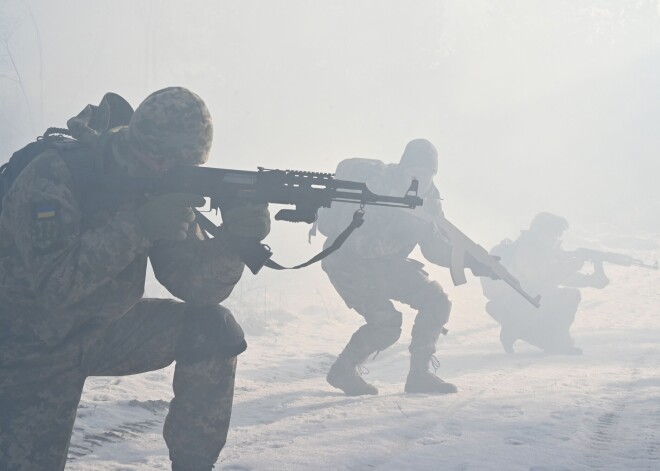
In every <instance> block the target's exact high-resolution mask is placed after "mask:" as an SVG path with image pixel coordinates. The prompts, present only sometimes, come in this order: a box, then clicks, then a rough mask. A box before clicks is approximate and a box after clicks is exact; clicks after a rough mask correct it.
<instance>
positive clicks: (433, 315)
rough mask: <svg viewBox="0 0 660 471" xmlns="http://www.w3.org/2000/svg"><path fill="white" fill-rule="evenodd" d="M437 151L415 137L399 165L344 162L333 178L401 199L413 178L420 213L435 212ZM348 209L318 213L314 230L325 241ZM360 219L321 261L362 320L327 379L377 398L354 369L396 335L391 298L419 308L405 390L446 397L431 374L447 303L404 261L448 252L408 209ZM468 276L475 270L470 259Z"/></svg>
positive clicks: (444, 256)
mask: <svg viewBox="0 0 660 471" xmlns="http://www.w3.org/2000/svg"><path fill="white" fill-rule="evenodd" d="M437 170H438V153H437V151H436V149H435V147H434V146H433V144H431V143H430V142H429V141H427V140H425V139H415V140H413V141H411V142H409V143H408V145H407V146H406V148H405V150H404V152H403V155H402V157H401V161H400V162H399V163H398V164H389V165H386V164H384V163H383V162H381V161H379V160H372V159H348V160H345V161H343V162H341V163H340V164H339V165H338V167H337V177H338V178H347V179H355V180H365V181H366V182H367V185H368V187H369V189H370V190H371V191H374V192H376V193H379V194H388V195H401V194H403V193H405V191H406V190H407V189H408V187H409V186H410V182H411V180H412V178H416V179H418V181H419V195H420V196H422V197H423V198H424V205H423V207H422V208H420V209H417V210H415V211H426V212H427V213H430V214H431V215H441V214H442V208H441V206H440V195H439V192H438V189H437V188H436V187H435V185H434V184H433V177H434V176H435V174H436V173H437ZM354 209H355V208H351V207H350V206H349V205H343V206H342V205H335V206H333V207H332V208H330V209H327V210H322V211H321V213H320V214H319V229H320V231H321V232H322V233H323V234H324V235H326V236H327V237H328V242H327V243H326V244H328V243H330V242H331V241H332V240H334V238H335V237H336V235H337V234H338V233H339V232H340V231H341V229H343V228H344V227H345V226H346V225H347V222H348V221H349V220H350V218H351V214H352V211H353V210H354ZM364 220H365V222H364V224H363V226H362V227H360V228H359V229H358V230H356V231H355V233H354V234H353V235H351V237H350V238H349V239H348V240H347V241H346V243H345V244H344V246H343V247H342V249H341V250H339V251H337V252H335V253H333V254H332V255H330V256H329V257H327V258H326V259H324V260H323V264H322V266H323V270H324V271H325V272H326V274H327V275H328V277H329V278H330V281H331V282H332V284H333V286H334V287H335V289H336V290H337V292H338V293H339V295H340V296H341V297H342V298H343V300H344V301H345V302H346V304H347V305H348V307H350V308H353V309H354V310H355V311H357V313H358V314H360V315H361V316H362V317H364V319H365V321H366V324H365V325H363V326H362V327H360V329H358V330H357V331H356V332H355V333H354V334H353V336H352V337H351V339H350V341H349V342H348V344H347V345H346V347H345V348H344V350H343V351H342V352H341V354H340V355H339V357H338V358H337V361H336V362H335V363H334V364H333V365H332V367H331V369H330V371H329V373H328V375H327V381H328V382H329V383H330V384H331V385H332V386H334V387H336V388H338V389H341V390H342V391H344V392H345V393H346V394H348V395H362V394H378V390H377V389H376V387H375V386H373V385H372V384H369V383H367V382H366V381H365V380H364V379H363V378H362V377H361V375H360V374H359V372H358V371H359V367H360V365H361V364H362V363H363V362H364V361H365V360H366V359H367V358H368V356H369V355H371V354H372V353H375V352H378V351H381V350H385V349H386V348H388V347H389V346H391V345H392V344H394V343H395V342H396V341H397V340H398V339H399V337H400V335H401V324H402V314H401V312H399V311H398V310H397V309H396V308H395V306H394V304H393V303H392V300H396V301H399V302H402V303H405V304H408V305H409V306H411V307H412V308H413V309H415V310H417V311H418V313H417V316H416V318H415V324H414V326H413V329H412V341H411V343H410V347H409V350H410V371H409V373H408V378H407V380H406V385H405V390H406V392H410V393H435V394H446V393H453V392H456V387H455V386H454V385H453V384H451V383H447V382H444V381H443V380H441V379H440V378H438V377H437V376H436V375H435V374H434V373H432V372H431V371H429V367H430V363H431V362H432V361H433V360H434V357H433V354H434V353H435V344H436V341H437V340H438V337H439V335H440V334H441V333H442V332H443V330H444V325H445V324H446V323H447V321H448V319H449V311H450V309H451V302H450V301H449V298H448V296H447V295H446V294H445V292H444V291H443V290H442V287H441V286H440V285H439V284H438V283H437V282H436V281H433V280H431V279H429V277H428V274H427V273H426V272H425V271H424V270H423V267H424V265H423V264H422V263H420V262H418V261H416V260H413V259H410V258H408V256H409V255H410V253H411V252H412V251H413V249H414V248H415V247H416V246H418V245H419V247H420V249H421V251H422V254H423V255H424V257H425V258H426V259H427V260H428V261H430V262H431V263H434V264H436V265H441V266H449V264H450V253H451V247H450V246H449V244H448V241H447V240H446V238H445V237H444V236H443V235H442V234H441V233H439V232H438V230H437V229H436V226H435V225H434V224H433V223H431V222H428V221H425V220H423V219H420V218H418V217H415V216H413V215H412V214H410V213H408V212H406V210H392V208H378V207H374V208H371V207H370V208H369V209H368V211H367V212H366V214H365V218H364ZM466 263H467V266H468V268H471V269H472V270H473V272H474V271H475V270H479V269H480V267H481V266H480V265H479V264H478V263H477V262H476V261H474V260H473V259H471V257H468V259H466Z"/></svg>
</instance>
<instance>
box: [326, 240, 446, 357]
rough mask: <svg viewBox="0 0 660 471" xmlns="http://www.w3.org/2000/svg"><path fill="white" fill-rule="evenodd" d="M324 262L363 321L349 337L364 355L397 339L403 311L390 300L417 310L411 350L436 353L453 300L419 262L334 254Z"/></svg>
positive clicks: (338, 290)
mask: <svg viewBox="0 0 660 471" xmlns="http://www.w3.org/2000/svg"><path fill="white" fill-rule="evenodd" d="M322 266H323V270H324V271H325V272H326V274H327V275H328V278H329V279H330V282H331V283H332V285H333V286H334V287H335V289H336V290H337V293H339V295H340V296H341V297H342V299H343V300H344V302H345V303H346V305H347V306H348V307H350V308H353V309H355V311H357V312H358V314H360V315H361V316H362V317H364V319H365V320H366V322H367V323H366V325H364V326H363V327H361V328H360V329H359V330H358V331H357V332H356V333H355V334H354V335H353V337H352V339H351V342H350V344H351V345H352V344H355V345H356V346H357V345H359V346H360V348H362V347H363V348H364V353H366V355H368V354H370V353H373V352H375V351H380V350H384V349H386V348H387V347H389V346H390V345H392V344H394V343H395V342H396V341H397V340H398V339H399V336H400V335H401V324H402V314H401V312H399V311H398V310H397V309H396V308H395V306H394V304H393V303H392V300H395V301H399V302H402V303H404V304H407V305H409V306H410V307H412V308H413V309H415V310H417V311H418V313H417V316H416V317H415V324H414V326H413V329H412V341H411V344H410V352H411V353H417V352H420V353H422V354H427V355H428V356H430V355H432V354H433V353H434V352H435V343H436V341H437V340H438V337H439V335H440V332H441V331H442V329H443V326H444V325H445V324H446V323H447V321H448V320H449V312H450V310H451V302H450V301H449V297H448V296H447V294H445V292H444V291H443V290H442V287H441V286H440V285H439V284H438V283H437V282H435V281H432V280H430V279H429V277H428V274H427V273H426V272H425V271H424V270H423V269H422V268H423V266H424V265H423V264H422V263H420V262H418V261H416V260H412V259H406V258H403V257H398V258H379V259H369V260H365V259H361V260H360V261H359V262H357V263H356V261H355V260H352V259H349V258H348V257H345V256H342V255H340V254H339V253H337V254H333V255H332V256H330V257H328V258H326V259H324V260H323V264H322ZM368 350H370V351H368ZM358 356H359V355H358Z"/></svg>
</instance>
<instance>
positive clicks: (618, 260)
mask: <svg viewBox="0 0 660 471" xmlns="http://www.w3.org/2000/svg"><path fill="white" fill-rule="evenodd" d="M573 254H574V255H575V256H576V257H578V258H581V259H583V260H585V261H589V262H592V263H611V264H612V265H620V266H623V267H631V266H633V267H641V268H648V269H650V270H657V269H658V261H657V260H656V261H655V263H654V264H649V263H645V262H643V261H642V260H639V259H637V258H633V257H631V256H630V255H625V254H622V253H617V252H603V251H600V250H594V249H587V248H579V249H576V250H575V251H573Z"/></svg>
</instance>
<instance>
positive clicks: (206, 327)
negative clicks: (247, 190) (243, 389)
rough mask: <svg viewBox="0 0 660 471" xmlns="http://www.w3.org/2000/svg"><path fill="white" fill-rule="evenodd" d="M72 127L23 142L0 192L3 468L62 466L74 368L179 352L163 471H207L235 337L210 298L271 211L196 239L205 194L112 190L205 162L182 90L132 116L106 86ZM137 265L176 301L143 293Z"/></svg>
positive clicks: (115, 365) (244, 212)
mask: <svg viewBox="0 0 660 471" xmlns="http://www.w3.org/2000/svg"><path fill="white" fill-rule="evenodd" d="M125 124H127V125H125ZM68 127H69V131H68V133H69V134H71V135H72V136H74V137H75V138H76V139H77V140H76V141H72V140H68V141H67V140H62V139H59V140H54V141H53V140H51V139H50V138H44V139H42V140H40V141H37V142H36V143H34V145H35V146H36V147H34V146H33V147H29V148H26V149H25V151H24V152H25V153H26V154H25V156H23V157H24V160H25V159H28V160H29V157H30V156H29V155H28V154H29V153H30V152H39V153H38V155H36V157H35V156H32V157H33V160H32V161H31V162H30V163H29V164H28V165H27V167H26V168H25V169H24V170H22V171H21V172H20V174H18V176H17V177H16V178H15V180H14V181H13V184H12V185H11V186H10V187H9V189H8V190H6V191H7V193H6V195H5V197H4V199H3V200H2V213H1V214H0V468H2V470H4V471H23V470H25V471H28V470H29V471H46V470H62V469H64V466H65V463H66V458H67V449H68V447H69V441H70V437H71V431H72V429H73V424H74V419H75V418H76V410H77V408H78V402H79V400H80V395H81V393H82V389H83V384H84V382H85V378H86V377H88V376H122V375H131V374H135V373H142V372H145V371H152V370H157V369H159V368H164V367H166V366H167V365H169V364H170V363H172V362H173V361H176V363H177V364H176V369H175V371H174V383H173V389H174V399H173V400H172V402H171V404H170V409H169V414H168V416H167V419H166V421H165V425H164V430H163V434H164V437H165V441H166V443H167V445H168V448H169V452H170V459H171V460H172V469H174V470H185V471H208V470H210V469H211V468H213V464H214V463H215V461H216V460H217V458H218V454H219V453H220V450H221V449H222V447H223V446H224V444H225V440H226V437H227V430H228V428H229V419H230V416H231V408H232V398H233V391H234V375H235V370H236V356H237V355H238V354H239V353H241V352H242V351H243V350H244V349H245V348H246V344H245V340H244V337H243V332H242V330H241V328H240V327H239V326H238V324H237V323H236V321H235V320H234V317H233V316H232V314H231V312H229V310H227V309H226V308H224V307H222V306H221V305H220V304H219V303H220V302H222V301H223V300H224V299H226V298H227V297H228V296H229V294H230V293H231V291H232V289H233V288H234V286H235V285H236V283H237V282H238V280H239V279H240V277H241V273H242V272H243V267H244V264H243V262H242V261H241V259H240V258H239V257H238V255H237V254H236V253H235V251H234V250H233V249H232V244H231V243H230V240H236V238H242V237H246V238H250V239H258V240H261V239H263V238H264V237H265V236H266V235H267V234H268V232H269V230H270V218H269V214H268V209H267V206H266V205H256V204H255V205H253V204H247V205H244V206H240V205H239V206H237V207H232V208H227V209H226V210H224V209H223V211H222V213H223V214H222V215H223V226H222V227H221V228H220V229H219V230H218V232H217V234H216V236H215V237H214V238H207V237H204V235H203V234H202V232H201V231H200V228H199V227H198V225H197V224H196V223H195V220H194V219H195V218H194V213H193V210H192V207H195V206H199V205H202V204H204V198H202V197H200V196H196V195H189V194H164V195H149V194H145V193H144V191H140V189H139V187H132V186H130V185H124V182H126V181H127V180H128V179H136V178H138V179H139V178H141V177H153V176H157V175H159V174H161V173H162V172H165V171H166V170H167V169H169V168H170V167H172V166H174V165H177V164H187V165H200V164H203V163H204V162H206V161H207V159H208V157H209V150H210V147H211V141H212V136H213V127H212V123H211V116H210V114H209V111H208V109H207V108H206V105H205V104H204V102H203V101H202V99H201V98H200V97H199V96H197V95H196V94H194V93H192V92H190V91H189V90H187V89H185V88H181V87H170V88H166V89H163V90H159V91H157V92H154V93H152V94H151V95H149V96H148V97H147V98H146V99H145V100H144V101H143V102H142V103H141V104H140V106H139V107H138V108H137V110H136V111H135V113H133V110H132V109H131V108H130V106H129V105H128V104H127V103H126V102H125V101H124V100H123V99H122V98H121V97H119V96H118V95H114V94H107V95H106V96H105V97H104V100H103V102H102V103H101V105H100V106H98V107H96V106H91V105H90V106H88V107H87V108H86V109H85V110H84V111H83V112H82V113H81V114H80V115H79V116H77V117H75V118H72V119H71V120H69V122H68ZM60 132H65V133H66V132H67V131H66V130H64V131H60ZM31 146H32V144H31ZM34 149H40V150H39V151H36V150H34ZM12 160H14V159H12ZM15 163H16V165H18V164H19V163H20V162H19V160H18V159H17V160H16V161H15ZM11 165H12V164H10V167H8V173H7V174H10V173H11ZM5 176H6V175H5ZM5 183H6V182H5ZM6 186H7V185H5V188H6ZM148 260H150V261H151V264H152V266H153V270H154V273H155V275H156V277H157V278H158V280H159V281H160V282H161V283H162V284H163V285H164V286H165V287H166V288H167V289H168V290H169V291H170V292H171V293H173V294H174V295H175V296H177V297H179V298H180V299H182V300H184V301H185V302H180V301H175V300H172V299H142V294H143V291H144V282H145V276H146V271H147V261H148Z"/></svg>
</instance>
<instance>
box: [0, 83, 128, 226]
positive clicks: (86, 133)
mask: <svg viewBox="0 0 660 471" xmlns="http://www.w3.org/2000/svg"><path fill="white" fill-rule="evenodd" d="M132 115H133V108H132V107H131V105H129V104H128V102H127V101H126V100H124V99H123V98H122V97H121V96H119V95H117V94H116V93H106V94H105V95H104V96H103V98H102V100H101V103H100V104H99V105H98V106H95V105H87V106H86V107H85V108H84V109H83V110H82V111H81V112H80V113H79V114H78V115H77V116H75V117H73V118H71V119H69V120H68V121H67V127H68V129H62V128H48V129H47V130H46V132H45V133H44V134H43V136H39V137H38V138H37V140H36V141H34V142H31V143H29V144H28V145H26V146H25V147H23V148H22V149H19V150H17V151H16V152H14V153H13V154H12V156H11V157H10V159H9V161H8V162H6V163H5V164H3V165H2V166H1V167H0V213H2V199H3V198H4V196H5V195H6V194H7V192H8V191H9V189H10V188H11V186H12V184H13V183H14V181H15V180H16V178H17V177H18V175H20V173H21V172H22V171H23V170H24V169H25V167H27V166H28V165H29V164H30V162H32V161H33V160H34V159H35V158H36V157H37V156H39V155H41V154H42V153H44V152H45V151H47V150H49V149H55V150H57V151H58V153H59V154H60V155H63V156H64V155H66V154H69V153H71V151H73V150H80V149H82V148H84V147H87V148H88V149H90V150H91V149H92V148H93V146H94V144H95V142H97V141H98V140H99V139H100V137H101V136H102V135H103V134H104V133H105V132H106V131H108V130H109V129H112V128H114V127H117V126H123V125H127V124H128V122H129V121H130V118H131V116H132ZM65 161H66V162H67V164H68V165H69V170H71V174H72V175H73V177H74V179H76V175H77V174H78V173H80V172H78V171H77V170H78V167H79V166H80V162H78V161H79V159H74V160H72V161H70V159H65ZM74 162H75V165H74Z"/></svg>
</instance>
